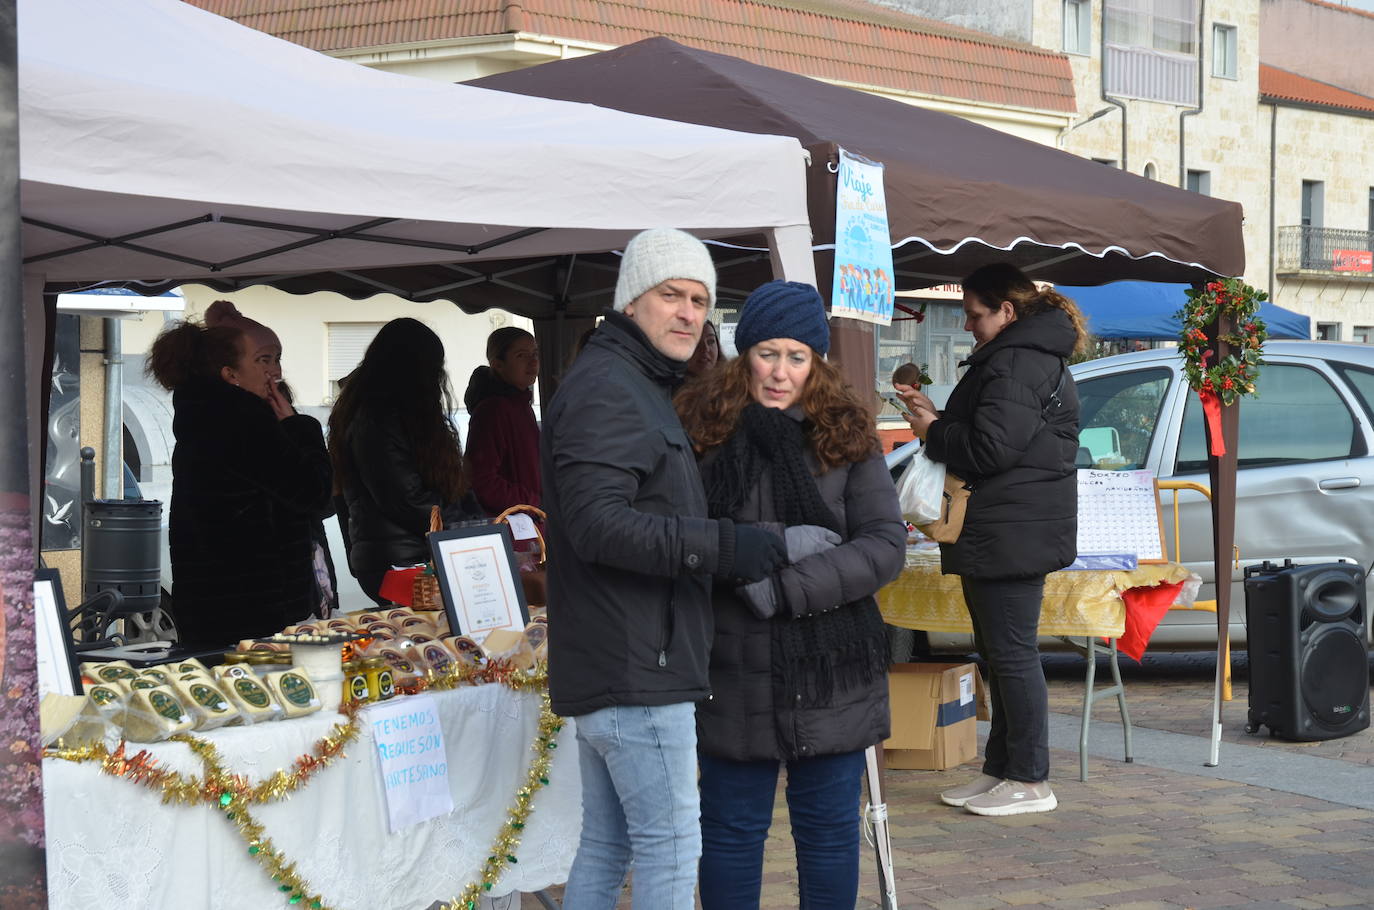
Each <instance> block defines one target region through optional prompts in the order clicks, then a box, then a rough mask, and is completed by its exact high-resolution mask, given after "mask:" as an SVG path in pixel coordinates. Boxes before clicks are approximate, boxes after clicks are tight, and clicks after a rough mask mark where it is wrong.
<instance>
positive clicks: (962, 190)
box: [468, 38, 1245, 763]
mask: <svg viewBox="0 0 1374 910" xmlns="http://www.w3.org/2000/svg"><path fill="white" fill-rule="evenodd" d="M468 84H470V85H476V86H480V87H482V88H492V89H499V90H502V91H508V92H515V93H519V94H525V95H538V96H540V97H544V98H555V99H559V100H564V101H584V102H589V103H592V104H597V105H601V106H604V107H612V108H616V109H618V110H622V111H628V112H631V113H637V114H648V115H652V116H655V117H663V118H666V119H670V120H680V121H684V122H687V123H696V124H702V125H708V126H719V127H727V128H729V129H733V130H740V131H744V132H759V133H772V134H779V135H783V136H794V137H796V138H797V139H798V140H799V141H800V142H801V144H802V145H803V146H804V147H805V148H806V149H807V151H809V152H810V153H811V156H812V162H811V167H810V168H809V169H808V173H807V202H808V205H809V208H810V214H811V230H812V237H813V244H814V247H813V248H814V250H815V252H816V273H817V275H819V276H822V278H821V284H822V288H821V290H822V292H824V293H826V294H828V293H829V287H828V286H826V285H827V281H826V276H829V275H830V274H831V271H832V269H833V252H831V250H832V249H833V242H834V231H835V175H834V172H833V171H832V170H831V167H830V165H833V164H834V163H835V162H836V161H837V160H838V159H837V150H838V149H839V148H841V147H843V148H844V149H845V150H846V151H850V152H855V153H858V154H860V155H862V156H864V157H866V158H869V159H872V160H874V161H878V162H881V163H882V164H883V165H884V166H885V173H884V191H885V193H886V197H887V216H888V226H889V229H890V232H891V242H892V247H893V264H894V266H895V268H896V274H897V281H898V286H899V288H903V289H916V288H921V287H928V286H931V285H935V284H943V283H947V282H957V281H959V280H960V279H961V278H962V277H963V276H964V275H967V274H968V273H969V272H971V271H973V270H974V269H975V268H977V267H978V266H980V265H983V264H985V263H988V262H994V261H1004V262H1011V263H1013V264H1015V265H1017V266H1019V267H1021V268H1022V269H1023V270H1025V271H1026V272H1027V273H1028V274H1030V275H1031V276H1032V277H1034V278H1037V279H1041V280H1045V281H1052V282H1055V283H1056V284H1080V285H1095V284H1105V283H1107V282H1109V281H1117V280H1121V279H1128V278H1129V279H1136V280H1141V281H1161V282H1184V283H1194V284H1196V283H1198V282H1204V281H1207V280H1209V279H1211V278H1213V277H1215V276H1234V275H1240V274H1241V273H1242V272H1244V270H1245V247H1244V240H1243V238H1242V235H1241V214H1242V213H1241V206H1240V205H1239V204H1238V203H1235V202H1227V201H1225V200H1221V199H1213V198H1211V197H1208V196H1203V195H1200V194H1197V193H1190V192H1187V191H1185V190H1181V189H1178V188H1176V187H1171V186H1166V185H1164V184H1162V183H1157V182H1155V181H1152V180H1147V179H1145V178H1143V177H1136V176H1134V175H1132V174H1128V173H1125V172H1124V171H1120V170H1117V169H1115V168H1111V167H1104V166H1103V165H1101V164H1098V163H1096V162H1092V161H1088V160H1085V159H1083V158H1079V157H1077V156H1074V155H1070V154H1068V153H1067V152H1063V151H1060V150H1058V149H1053V148H1049V147H1047V146H1043V145H1038V144H1036V143H1033V142H1029V141H1026V140H1023V139H1019V138H1017V137H1014V136H1010V135H1007V134H1005V133H1001V132H998V131H997V130H993V129H990V128H987V127H983V126H979V125H977V124H974V123H971V122H969V121H966V120H962V119H959V118H957V117H953V116H949V115H946V114H940V113H936V112H933V111H927V110H923V109H921V108H917V107H913V106H911V105H907V104H904V103H902V102H899V101H893V100H890V99H886V98H880V97H878V96H876V95H870V94H866V93H864V92H858V91H853V90H851V89H845V88H840V87H838V86H834V85H829V84H827V83H824V82H820V81H818V80H815V79H810V78H807V77H805V76H799V75H796V74H794V73H788V72H784V71H781V70H776V69H772V68H769V67H766V66H760V65H758V64H755V63H750V62H748V61H745V60H740V59H738V58H735V57H730V56H726V55H722V54H716V53H711V52H708V51H703V50H698V49H696V48H691V47H686V46H684V45H681V44H678V43H676V42H674V41H671V40H669V39H667V38H650V39H647V40H644V41H639V42H636V43H634V44H630V45H626V46H624V47H621V48H618V49H616V50H610V51H605V52H602V53H599V54H593V55H590V56H586V57H577V58H573V59H569V60H561V61H557V62H554V63H546V64H542V65H540V66H535V67H530V68H528V69H523V70H517V71H514V72H509V73H502V74H500V75H495V76H487V77H484V78H481V79H475V80H472V81H471V82H469V83H468ZM724 274H728V273H725V272H723V275H724ZM725 283H731V282H725ZM736 283H737V282H736ZM837 322H839V323H847V325H844V326H839V327H837V328H839V331H837V332H836V333H835V335H836V338H835V342H834V344H833V349H834V350H835V351H836V352H837V353H838V355H839V358H840V359H841V360H842V361H843V368H844V370H845V373H846V375H847V376H848V377H849V378H850V380H851V381H852V382H856V383H859V385H858V387H859V388H864V387H868V385H869V384H870V383H871V382H872V377H873V360H872V358H873V343H872V334H871V327H869V326H859V325H857V324H855V323H852V322H850V320H837ZM1221 328H1223V329H1224V330H1225V331H1229V327H1221ZM1216 329H1217V327H1215V326H1214V331H1213V337H1214V338H1215V337H1216V335H1217V334H1224V331H1222V332H1217V331H1216ZM1214 347H1215V348H1217V358H1218V359H1220V358H1221V357H1223V356H1225V354H1226V353H1227V350H1226V346H1225V345H1224V344H1221V343H1219V342H1214ZM1224 412H1225V413H1224V420H1223V425H1224V434H1223V435H1224V437H1225V439H1226V442H1227V445H1226V451H1227V454H1226V455H1224V456H1220V457H1218V456H1211V457H1209V472H1210V474H1211V483H1212V490H1213V492H1214V498H1213V506H1212V516H1213V542H1214V545H1215V554H1216V555H1215V560H1216V566H1215V568H1216V576H1215V577H1216V578H1218V579H1223V578H1228V577H1230V566H1229V562H1228V560H1227V556H1228V555H1229V554H1230V552H1231V547H1232V542H1233V540H1234V526H1235V457H1236V456H1235V445H1236V443H1235V441H1236V438H1237V420H1238V414H1239V412H1238V408H1237V406H1230V407H1227V408H1225V409H1224ZM1209 434H1210V429H1209ZM1230 591H1231V586H1230V585H1228V584H1218V585H1217V629H1218V636H1219V641H1218V652H1217V653H1218V671H1217V681H1216V691H1217V697H1218V699H1219V698H1220V692H1221V685H1222V673H1221V668H1222V664H1221V660H1222V650H1221V641H1223V640H1224V638H1223V637H1224V636H1225V635H1226V633H1227V629H1228V622H1229V607H1230ZM1216 705H1217V707H1216V708H1215V709H1214V717H1213V745H1212V756H1211V763H1215V762H1216V753H1217V745H1218V742H1219V737H1220V704H1219V700H1218V701H1217V702H1216Z"/></svg>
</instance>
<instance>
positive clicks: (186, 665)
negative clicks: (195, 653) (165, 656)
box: [172, 657, 210, 675]
mask: <svg viewBox="0 0 1374 910" xmlns="http://www.w3.org/2000/svg"><path fill="white" fill-rule="evenodd" d="M172 666H174V667H175V668H176V672H177V675H181V674H183V673H209V672H210V671H209V670H207V669H205V664H203V663H201V662H200V661H198V660H196V659H195V658H194V657H188V658H186V659H185V660H179V661H177V662H176V663H175V664H173V665H172Z"/></svg>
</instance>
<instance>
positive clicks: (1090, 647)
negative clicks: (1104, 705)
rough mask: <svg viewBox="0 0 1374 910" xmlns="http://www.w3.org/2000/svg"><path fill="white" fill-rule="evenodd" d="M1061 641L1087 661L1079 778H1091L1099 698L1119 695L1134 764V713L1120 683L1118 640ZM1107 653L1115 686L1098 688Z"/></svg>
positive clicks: (1128, 757)
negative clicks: (1091, 731) (1091, 738)
mask: <svg viewBox="0 0 1374 910" xmlns="http://www.w3.org/2000/svg"><path fill="white" fill-rule="evenodd" d="M1061 640H1062V641H1065V642H1067V643H1068V644H1070V645H1072V646H1073V648H1074V650H1076V651H1077V652H1078V653H1080V654H1082V655H1083V656H1084V657H1085V658H1086V659H1087V661H1088V672H1087V674H1086V675H1085V677H1084V680H1083V723H1082V726H1081V727H1080V728H1079V733H1078V779H1079V780H1081V781H1085V780H1087V779H1088V724H1089V723H1090V722H1091V721H1092V714H1093V705H1094V704H1096V703H1097V701H1098V700H1099V699H1103V698H1108V697H1110V696H1113V695H1115V696H1116V706H1117V710H1118V711H1120V712H1121V730H1122V736H1123V738H1124V739H1125V760H1126V761H1128V762H1130V761H1134V756H1133V755H1132V752H1131V713H1130V710H1129V709H1128V708H1127V707H1126V684H1125V683H1123V682H1122V681H1121V665H1120V664H1119V663H1118V662H1117V653H1118V652H1117V650H1116V639H1115V638H1112V639H1108V644H1107V646H1106V647H1103V646H1102V645H1099V644H1098V643H1097V639H1096V638H1094V637H1092V636H1088V637H1086V638H1085V639H1084V644H1083V645H1079V644H1078V642H1077V641H1076V640H1071V639H1069V638H1066V637H1062V636H1061ZM1099 654H1106V655H1107V657H1108V667H1109V669H1110V670H1111V673H1112V685H1110V686H1107V687H1106V688H1104V689H1098V688H1097V655H1099Z"/></svg>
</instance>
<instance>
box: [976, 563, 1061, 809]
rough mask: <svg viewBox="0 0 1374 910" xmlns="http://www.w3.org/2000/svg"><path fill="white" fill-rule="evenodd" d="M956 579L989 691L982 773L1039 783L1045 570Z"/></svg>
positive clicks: (1045, 739) (1046, 764)
mask: <svg viewBox="0 0 1374 910" xmlns="http://www.w3.org/2000/svg"><path fill="white" fill-rule="evenodd" d="M960 580H961V582H962V584H963V588H964V603H966V604H967V605H968V612H969V616H970V617H972V619H973V643H974V647H976V648H977V649H978V653H979V654H981V655H983V659H984V660H985V661H987V665H988V689H989V691H990V692H991V693H992V730H991V732H990V733H989V734H988V747H987V753H986V755H985V756H984V760H983V773H984V774H987V775H990V776H992V777H1000V778H1003V779H1005V780H1019V781H1024V782H1026V783H1038V782H1040V781H1042V780H1045V779H1046V778H1048V777H1049V776H1050V695H1049V689H1048V688H1047V687H1046V686H1045V669H1044V667H1042V666H1041V665H1040V648H1039V645H1038V644H1037V641H1036V638H1037V636H1038V630H1039V627H1040V603H1041V600H1042V599H1043V598H1044V594H1045V576H1043V575H1040V576H1037V577H1034V578H1016V579H1008V580H1000V581H998V580H992V579H986V578H961V579H960Z"/></svg>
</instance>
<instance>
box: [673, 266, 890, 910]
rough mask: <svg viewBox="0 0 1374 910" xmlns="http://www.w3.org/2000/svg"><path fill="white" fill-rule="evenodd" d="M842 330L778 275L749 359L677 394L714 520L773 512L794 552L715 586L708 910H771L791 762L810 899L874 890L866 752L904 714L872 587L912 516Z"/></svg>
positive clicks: (809, 903) (772, 521) (756, 316)
mask: <svg viewBox="0 0 1374 910" xmlns="http://www.w3.org/2000/svg"><path fill="white" fill-rule="evenodd" d="M829 341H830V335H829V329H828V328H827V325H826V320H825V307H824V304H823V303H822V301H821V298H820V295H819V294H818V293H817V292H816V290H815V289H814V288H812V287H811V286H810V285H804V284H797V283H795V282H783V281H773V282H769V283H768V284H765V285H763V286H762V287H760V288H759V289H758V290H756V291H755V292H754V293H753V294H751V295H750V297H749V299H748V301H747V302H746V303H745V305H744V309H743V311H742V313H741V315H740V321H739V325H738V327H737V329H736V332H735V344H736V345H737V346H738V348H739V349H740V350H741V352H742V353H741V355H740V357H739V358H738V359H736V360H735V361H733V362H731V363H729V364H727V365H725V366H722V367H721V368H719V369H717V370H715V371H714V372H712V373H710V374H708V375H707V376H705V377H702V378H700V379H698V380H697V381H696V382H694V383H692V384H690V385H689V386H687V387H686V388H685V389H684V390H683V391H682V393H681V394H680V395H679V397H678V410H679V413H680V414H681V415H682V423H683V426H684V428H685V429H686V430H687V432H688V435H689V436H691V437H692V439H693V441H694V443H695V444H696V445H697V446H698V447H699V449H700V450H702V451H704V456H703V459H702V474H703V479H704V481H705V487H706V494H707V501H708V504H709V507H710V514H711V517H713V518H730V519H733V520H734V521H735V522H736V523H753V524H762V525H767V526H771V527H772V528H773V529H775V530H776V531H777V532H778V533H780V534H783V535H784V537H785V538H786V541H787V548H788V560H789V565H787V566H786V567H784V568H782V569H781V570H779V571H778V572H777V573H776V574H775V575H773V576H772V577H771V578H766V579H764V580H762V581H760V582H756V583H754V584H752V585H748V586H745V587H742V588H736V587H734V586H722V585H721V584H719V583H718V584H717V586H716V591H715V595H714V598H713V608H714V614H715V635H714V641H713V643H712V648H711V662H710V681H711V693H712V694H711V696H710V697H709V698H708V699H707V700H706V701H704V702H701V703H699V704H698V706H697V737H698V748H699V752H700V756H699V757H700V765H701V784H700V786H701V825H702V857H701V867H700V886H701V902H702V907H703V908H705V910H724V908H728V910H741V908H744V910H747V908H749V907H757V906H758V903H759V892H760V886H761V879H762V867H763V849H764V843H765V841H766V840H767V837H768V828H769V823H770V822H771V821H772V815H773V794H774V792H775V789H776V782H777V775H778V770H779V767H780V766H781V765H782V764H783V763H786V765H787V802H788V810H789V814H790V816H791V823H792V831H793V838H794V840H795V842H796V850H797V871H798V876H799V891H800V904H799V906H801V907H802V908H806V910H833V908H844V910H852V908H853V906H854V902H855V899H856V895H857V892H858V875H859V816H858V812H857V811H856V809H857V807H858V804H859V791H860V784H861V781H862V778H863V771H864V750H865V749H866V748H867V747H868V746H871V745H873V744H875V743H878V742H881V741H882V740H883V739H886V738H887V736H888V728H889V718H888V697H887V666H888V652H887V640H886V636H885V633H884V626H883V621H882V616H881V615H880V614H879V612H878V607H877V603H876V602H875V600H874V598H873V595H874V594H875V593H876V592H877V591H878V589H879V588H881V587H882V586H883V585H885V584H887V583H888V582H890V581H892V580H893V579H894V578H896V576H897V575H898V573H899V572H900V571H901V569H902V564H903V561H904V555H905V543H906V530H905V528H904V527H903V525H902V522H901V517H900V510H899V508H898V505H897V496H896V491H895V490H894V488H893V485H892V479H891V476H890V475H889V473H888V471H887V468H886V466H885V465H884V463H883V458H882V455H881V453H880V448H879V444H878V437H877V432H876V429H875V427H874V423H873V417H872V414H871V413H870V412H869V411H868V409H866V408H865V407H864V406H863V404H862V403H861V402H860V401H859V399H858V397H857V396H856V395H855V394H854V392H853V391H852V390H851V389H850V388H849V387H848V386H847V385H845V384H844V381H843V380H842V379H841V378H840V375H839V372H838V370H837V369H836V368H835V367H833V366H831V365H830V364H828V363H826V362H825V361H824V360H823V359H822V357H823V356H824V354H825V352H826V351H827V349H828V348H829Z"/></svg>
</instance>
